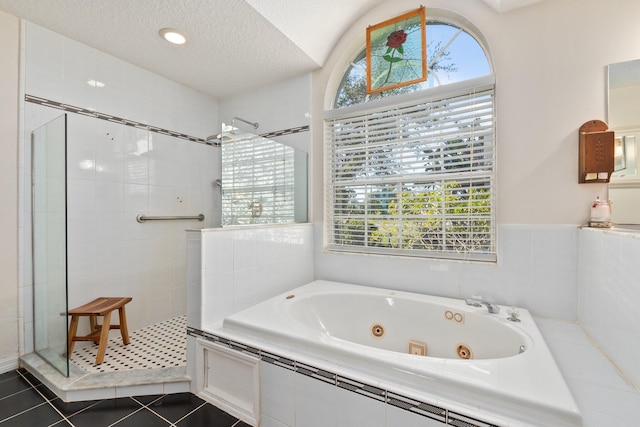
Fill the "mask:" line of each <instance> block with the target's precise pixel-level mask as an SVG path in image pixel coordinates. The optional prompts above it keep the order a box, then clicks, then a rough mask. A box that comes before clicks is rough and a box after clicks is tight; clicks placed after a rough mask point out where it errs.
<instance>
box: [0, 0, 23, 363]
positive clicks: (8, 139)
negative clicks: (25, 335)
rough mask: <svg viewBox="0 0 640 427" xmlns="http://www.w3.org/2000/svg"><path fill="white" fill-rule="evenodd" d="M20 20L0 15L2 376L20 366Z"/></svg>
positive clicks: (0, 357)
mask: <svg viewBox="0 0 640 427" xmlns="http://www.w3.org/2000/svg"><path fill="white" fill-rule="evenodd" d="M19 37H20V21H19V20H18V19H17V18H15V17H13V16H11V15H7V14H6V13H3V12H0V55H2V61H0V152H2V156H0V194H2V203H0V310H1V312H0V324H1V325H2V328H0V373H2V372H5V371H8V370H10V369H14V368H16V367H17V366H18V352H19V344H18V342H19V340H18V322H19V321H18V319H19V318H20V324H22V323H23V321H22V318H23V316H24V311H23V310H22V309H20V308H19V306H18V253H17V247H18V233H17V223H18V185H17V177H18V163H17V159H18V147H17V145H16V141H17V140H18V108H17V107H18V76H19V62H18V61H19V58H20V45H19Z"/></svg>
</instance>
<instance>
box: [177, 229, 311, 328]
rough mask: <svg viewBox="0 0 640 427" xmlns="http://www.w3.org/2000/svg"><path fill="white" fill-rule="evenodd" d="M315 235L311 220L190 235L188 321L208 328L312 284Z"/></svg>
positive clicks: (192, 324)
mask: <svg viewBox="0 0 640 427" xmlns="http://www.w3.org/2000/svg"><path fill="white" fill-rule="evenodd" d="M312 239H313V230H312V226H311V224H291V225H274V226H259V227H256V228H251V227H244V226H243V227H230V228H218V229H206V230H203V231H201V232H197V231H194V232H191V233H189V237H188V254H189V256H188V264H189V265H188V267H187V275H188V277H189V279H188V283H189V285H188V294H187V307H188V313H187V314H188V316H187V324H188V325H189V326H192V327H195V328H205V327H206V326H207V325H212V324H213V323H215V322H217V321H219V320H222V319H223V318H224V317H226V316H228V315H230V314H232V313H235V312H237V311H240V310H242V309H244V308H247V307H249V306H251V305H254V304H257V303H258V302H261V301H264V300H266V299H268V298H271V297H273V296H276V295H278V294H280V293H283V292H285V291H287V290H290V289H293V288H295V287H297V286H301V285H303V284H306V283H309V282H311V281H312V280H313V241H312ZM198 242H199V244H201V253H200V254H198V253H197V248H198ZM199 262H201V263H202V264H201V265H199ZM198 273H200V275H201V276H200V277H198ZM198 314H199V317H197V316H198Z"/></svg>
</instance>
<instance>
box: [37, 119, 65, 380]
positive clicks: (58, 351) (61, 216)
mask: <svg viewBox="0 0 640 427" xmlns="http://www.w3.org/2000/svg"><path fill="white" fill-rule="evenodd" d="M66 122H67V117H66V114H63V115H62V116H60V117H58V118H56V119H54V120H52V121H51V122H49V123H47V124H45V125H43V126H41V127H39V128H38V129H36V130H34V131H33V132H32V133H31V185H32V190H31V197H32V204H31V206H32V207H31V209H32V211H31V215H32V248H33V317H34V348H35V351H36V353H38V354H39V355H40V356H41V357H42V358H43V359H45V360H47V361H48V362H49V363H50V364H51V365H53V366H54V367H55V368H56V369H58V370H59V371H60V372H61V373H62V374H63V375H64V376H67V377H68V376H69V360H68V358H67V310H68V307H67V209H66V207H67V196H66V182H67V180H66V169H67V166H66V146H67V141H66V140H67V131H66Z"/></svg>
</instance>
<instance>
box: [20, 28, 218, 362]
mask: <svg viewBox="0 0 640 427" xmlns="http://www.w3.org/2000/svg"><path fill="white" fill-rule="evenodd" d="M22 28H23V30H22V31H23V41H24V43H23V44H22V51H23V55H24V60H23V61H22V72H23V73H24V74H23V76H24V77H23V79H22V81H21V83H22V88H21V90H22V91H23V92H22V94H23V96H24V95H28V96H35V97H40V98H45V99H47V100H51V101H54V102H60V103H65V104H68V105H72V106H75V107H80V108H83V109H85V110H88V111H95V112H97V113H102V114H109V115H113V116H116V117H120V118H124V119H127V120H130V121H136V122H139V123H142V124H145V125H150V126H154V127H158V128H162V129H167V130H170V131H172V132H176V133H180V134H186V135H188V136H192V137H195V138H205V137H206V136H208V135H210V134H213V133H216V132H217V131H218V101H217V100H215V99H213V98H211V97H209V96H207V95H204V94H202V93H198V92H196V91H194V90H192V89H190V88H187V87H185V86H182V85H179V84H177V83H175V82H172V81H170V80H167V79H165V78H163V77H160V76H158V75H155V74H152V73H150V72H148V71H146V70H143V69H141V68H139V67H136V66H134V65H132V64H129V63H127V62H125V61H122V60H120V59H118V58H115V57H113V56H110V55H107V54H105V53H103V52H100V51H98V50H96V49H93V48H90V47H87V46H85V45H82V44H81V43H78V42H76V41H74V40H71V39H69V38H67V37H64V36H62V35H60V34H57V33H55V32H52V31H50V30H48V29H45V28H43V27H40V26H38V25H35V24H33V23H30V22H25V23H24V25H23V27H22ZM92 82H94V83H92ZM95 82H100V83H103V84H104V85H97V84H96V83H95ZM21 111H22V113H23V117H22V123H21V138H20V159H19V165H20V173H21V183H22V184H21V185H20V202H21V215H22V217H23V218H22V221H21V224H22V227H21V229H20V233H21V235H20V248H19V253H20V256H21V262H20V270H21V271H20V275H21V286H22V287H23V288H24V289H30V286H31V281H32V279H31V273H30V271H31V248H30V242H31V235H30V227H29V226H28V224H30V212H31V203H30V197H29V196H28V190H29V188H30V160H29V159H30V153H31V150H30V142H29V141H30V134H31V131H32V130H33V129H34V128H37V127H39V126H41V125H42V124H44V123H46V122H48V121H49V120H51V119H52V118H55V117H58V116H59V115H61V114H63V111H61V110H59V109H56V108H52V107H46V106H42V105H38V104H35V103H33V102H24V101H23V100H22V99H21ZM67 117H68V188H69V192H68V200H69V208H68V215H69V229H68V233H69V238H68V251H69V305H70V306H76V305H79V304H82V303H85V302H87V301H88V300H90V299H93V298H95V297H97V296H109V295H129V296H132V297H133V298H134V299H133V301H132V305H131V307H130V309H128V310H127V311H128V313H127V314H128V316H127V317H128V320H129V324H130V326H131V327H132V328H139V327H142V326H145V325H149V324H152V323H155V322H157V321H162V320H166V319H168V318H171V317H174V316H177V315H181V314H185V312H186V282H185V276H186V255H185V254H186V247H185V245H186V240H185V238H184V229H185V228H187V227H190V228H197V227H198V226H200V227H212V226H216V225H218V224H219V215H217V208H218V207H219V203H217V202H216V199H215V196H216V190H215V188H214V187H213V185H212V183H213V182H214V181H215V179H217V178H219V174H220V170H219V166H218V163H219V157H218V156H219V149H218V148H214V147H211V146H207V145H204V144H200V143H197V142H192V141H188V140H185V139H182V138H178V137H173V136H169V135H163V134H160V133H157V132H151V131H149V130H148V129H140V128H136V127H132V126H126V125H123V124H120V123H113V122H109V121H106V120H101V119H97V118H95V117H89V116H85V115H80V114H75V113H68V116H67ZM25 189H26V190H25ZM25 193H27V194H25ZM141 213H144V214H151V215H192V214H193V215H197V214H199V213H204V214H205V216H206V222H204V223H199V222H197V221H155V222H148V223H144V224H140V223H138V222H136V219H135V218H136V215H138V214H141ZM24 224H26V226H25V225H24ZM31 293H32V292H28V293H27V292H24V291H23V292H22V293H21V302H20V305H21V306H23V307H25V309H24V312H25V313H26V314H28V313H29V310H27V307H30V305H31V301H30V299H29V298H28V296H29V295H30V294H31ZM32 322H33V320H32V316H31V317H27V316H25V317H24V320H23V321H22V323H23V325H24V331H23V332H22V333H21V342H23V343H28V342H29V341H30V339H29V337H28V336H27V334H28V333H29V330H30V328H31V327H32ZM21 348H23V349H24V350H23V351H22V353H28V352H29V351H30V350H29V346H28V345H26V344H25V345H22V346H21Z"/></svg>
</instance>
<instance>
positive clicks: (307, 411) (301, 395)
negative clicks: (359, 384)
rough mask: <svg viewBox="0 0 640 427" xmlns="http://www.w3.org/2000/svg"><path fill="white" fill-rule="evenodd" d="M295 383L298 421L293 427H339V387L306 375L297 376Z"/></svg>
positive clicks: (296, 420)
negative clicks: (337, 416) (337, 415)
mask: <svg viewBox="0 0 640 427" xmlns="http://www.w3.org/2000/svg"><path fill="white" fill-rule="evenodd" d="M295 383H296V399H295V407H296V419H295V424H293V425H295V426H305V427H335V426H337V425H338V424H337V418H336V408H337V387H336V386H335V385H332V384H327V383H325V382H322V381H318V380H316V379H313V378H309V377H307V376H304V375H296V376H295ZM341 425H342V424H341ZM365 425H366V424H365Z"/></svg>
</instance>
